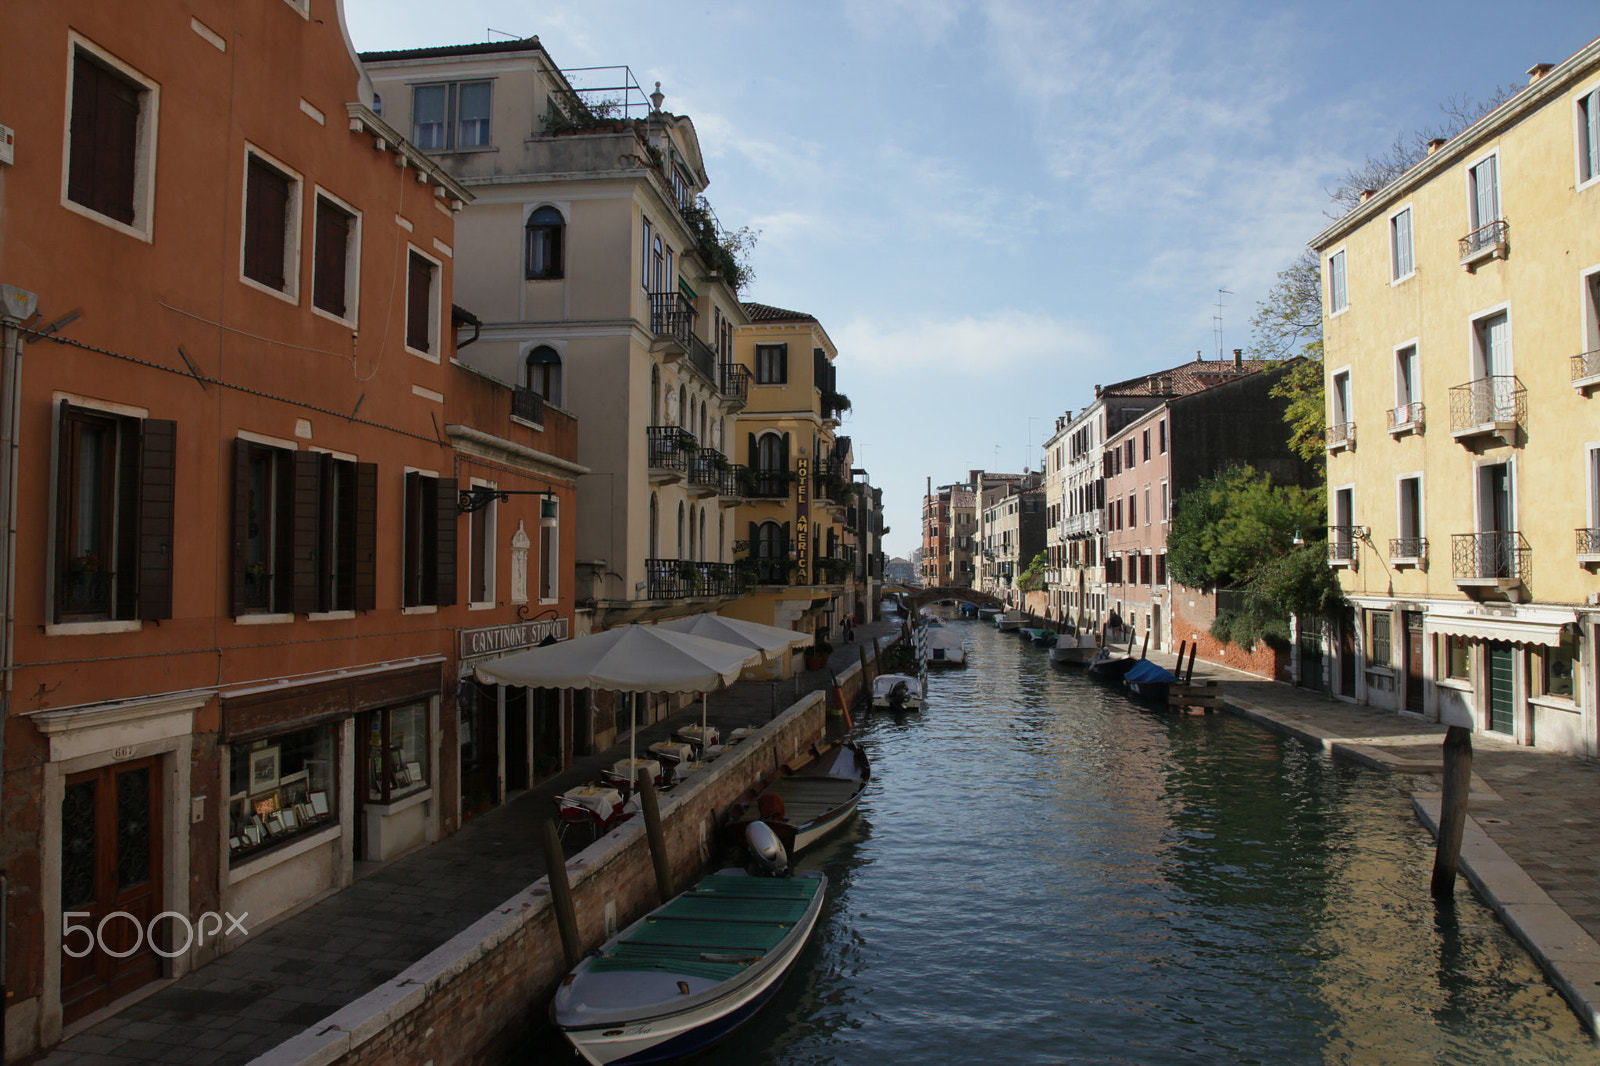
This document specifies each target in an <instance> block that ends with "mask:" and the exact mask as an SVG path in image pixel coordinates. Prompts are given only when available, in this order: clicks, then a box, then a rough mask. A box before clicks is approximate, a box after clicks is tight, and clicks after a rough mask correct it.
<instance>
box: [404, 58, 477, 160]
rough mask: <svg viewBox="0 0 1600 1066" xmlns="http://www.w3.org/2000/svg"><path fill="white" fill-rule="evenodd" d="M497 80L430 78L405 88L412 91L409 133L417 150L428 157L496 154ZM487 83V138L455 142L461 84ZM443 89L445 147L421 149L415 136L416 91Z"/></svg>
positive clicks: (458, 123)
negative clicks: (470, 141)
mask: <svg viewBox="0 0 1600 1066" xmlns="http://www.w3.org/2000/svg"><path fill="white" fill-rule="evenodd" d="M495 81H496V78H495V76H494V75H492V74H484V75H481V76H474V77H460V78H429V79H426V80H423V81H414V82H409V83H408V84H407V85H406V88H408V89H410V90H411V111H410V118H411V129H410V130H409V131H408V133H407V136H409V137H410V138H411V139H412V141H413V142H415V143H416V144H417V147H418V148H421V149H422V151H424V152H427V153H428V154H430V155H454V154H456V153H459V152H492V151H495V143H494V129H495V121H494V98H495V91H494V83H495ZM479 84H486V85H488V86H489V139H488V140H487V141H486V142H485V143H483V144H469V145H462V144H460V143H458V137H457V135H458V134H459V133H460V132H461V128H460V127H461V87H462V86H463V85H479ZM435 87H438V88H442V89H443V90H444V98H445V115H444V144H443V145H439V146H436V147H432V148H423V147H422V144H421V143H420V139H419V138H418V137H417V90H418V89H432V88H435Z"/></svg>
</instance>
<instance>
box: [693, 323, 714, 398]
mask: <svg viewBox="0 0 1600 1066" xmlns="http://www.w3.org/2000/svg"><path fill="white" fill-rule="evenodd" d="M689 365H690V366H692V367H694V368H695V369H696V370H698V371H699V372H700V374H701V376H702V377H704V378H705V379H706V380H707V381H709V382H710V383H711V384H712V386H713V387H714V386H716V384H717V353H716V352H714V351H712V350H711V345H709V344H707V343H706V342H705V341H703V340H701V339H700V338H699V337H697V336H695V335H694V334H693V333H691V334H689Z"/></svg>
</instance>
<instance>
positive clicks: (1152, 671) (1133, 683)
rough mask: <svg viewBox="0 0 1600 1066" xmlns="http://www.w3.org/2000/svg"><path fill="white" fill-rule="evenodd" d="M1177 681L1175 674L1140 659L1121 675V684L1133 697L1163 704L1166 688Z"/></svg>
mask: <svg viewBox="0 0 1600 1066" xmlns="http://www.w3.org/2000/svg"><path fill="white" fill-rule="evenodd" d="M1177 681H1178V677H1177V675H1176V674H1174V673H1172V671H1170V670H1168V669H1166V668H1165V667H1163V666H1158V665H1156V664H1155V663H1153V662H1151V661H1150V660H1149V659H1140V660H1139V661H1138V662H1136V663H1134V664H1133V665H1132V666H1130V667H1129V668H1128V672H1127V673H1125V674H1123V675H1122V683H1123V684H1124V685H1126V686H1127V687H1128V691H1129V692H1131V693H1133V694H1134V695H1135V696H1143V697H1144V698H1145V699H1151V700H1160V701H1161V702H1163V703H1165V702H1166V699H1167V690H1168V686H1170V685H1174V684H1176V683H1177Z"/></svg>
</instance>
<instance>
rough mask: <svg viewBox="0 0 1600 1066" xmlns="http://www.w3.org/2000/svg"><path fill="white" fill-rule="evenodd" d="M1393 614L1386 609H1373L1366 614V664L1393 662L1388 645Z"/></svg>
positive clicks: (1387, 664)
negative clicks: (1367, 637) (1367, 635)
mask: <svg viewBox="0 0 1600 1066" xmlns="http://www.w3.org/2000/svg"><path fill="white" fill-rule="evenodd" d="M1393 623H1394V616H1393V615H1391V614H1390V613H1389V612H1387V611H1374V612H1372V613H1371V614H1370V615H1368V616H1367V632H1368V634H1369V639H1368V641H1367V665H1368V666H1389V665H1390V664H1392V663H1393V662H1394V658H1393V652H1392V650H1391V647H1390V627H1391V626H1392V625H1393Z"/></svg>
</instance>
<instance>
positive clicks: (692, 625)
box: [656, 614, 816, 743]
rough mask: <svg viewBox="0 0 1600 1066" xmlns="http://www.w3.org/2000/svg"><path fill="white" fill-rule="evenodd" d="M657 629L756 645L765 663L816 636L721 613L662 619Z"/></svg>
mask: <svg viewBox="0 0 1600 1066" xmlns="http://www.w3.org/2000/svg"><path fill="white" fill-rule="evenodd" d="M656 628H657V629H670V630H672V631H674V632H677V633H688V634H691V635H692V636H697V637H706V638H708V639H710V640H721V641H726V642H727V643H729V644H735V645H738V646H739V647H742V648H754V649H756V650H758V651H759V652H760V653H761V661H762V662H771V661H772V660H774V659H776V658H778V656H780V655H782V654H783V653H784V652H786V651H788V650H789V649H791V648H805V647H809V646H811V644H813V643H814V642H815V639H816V638H814V637H813V636H812V635H811V634H810V633H797V632H795V631H794V630H792V629H781V628H779V627H778V626H769V625H763V624H762V623H760V622H747V621H745V620H744V619H742V618H726V617H724V616H722V615H720V614H691V615H686V616H685V617H683V618H674V619H672V620H671V621H668V622H661V623H660V624H658V625H657V626H656ZM705 736H706V700H705V694H704V693H702V694H701V696H700V737H701V742H702V743H704V738H705Z"/></svg>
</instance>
